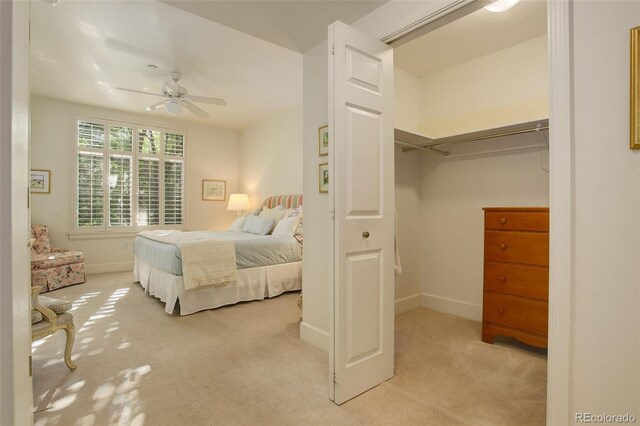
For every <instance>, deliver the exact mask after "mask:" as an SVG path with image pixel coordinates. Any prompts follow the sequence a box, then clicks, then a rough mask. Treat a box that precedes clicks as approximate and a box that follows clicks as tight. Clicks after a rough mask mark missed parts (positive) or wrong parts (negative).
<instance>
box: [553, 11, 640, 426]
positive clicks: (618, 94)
mask: <svg viewBox="0 0 640 426" xmlns="http://www.w3.org/2000/svg"><path fill="white" fill-rule="evenodd" d="M638 16H640V3H639V2H628V1H607V2H605V1H598V2H594V1H575V2H574V4H573V31H572V40H573V46H574V52H573V68H572V74H573V78H574V86H573V99H572V105H573V111H574V114H573V119H574V122H573V128H574V132H575V145H574V154H573V163H574V181H573V185H574V186H573V187H574V191H575V192H574V194H575V198H574V203H575V204H574V217H575V218H574V225H575V228H574V241H573V250H574V252H573V253H574V262H575V263H574V270H575V283H574V286H573V289H572V303H573V318H572V320H573V322H572V327H571V333H572V338H571V352H572V357H571V373H570V377H571V381H570V400H571V401H572V405H573V406H572V407H571V409H570V413H571V414H572V413H574V412H591V413H608V414H624V413H631V414H634V415H635V416H636V417H637V418H640V362H639V360H640V314H639V313H640V262H639V261H638V253H640V221H639V220H638V218H639V217H640V151H631V150H630V149H629V29H630V28H632V27H635V26H637V25H638ZM558 285H569V284H568V283H558ZM571 414H570V415H571ZM570 421H571V422H573V421H575V418H572V419H570Z"/></svg>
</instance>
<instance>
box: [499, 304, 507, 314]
mask: <svg viewBox="0 0 640 426" xmlns="http://www.w3.org/2000/svg"><path fill="white" fill-rule="evenodd" d="M505 312H506V311H505V310H504V308H503V307H502V306H501V307H499V308H498V313H499V314H500V315H503V314H504V313H505Z"/></svg>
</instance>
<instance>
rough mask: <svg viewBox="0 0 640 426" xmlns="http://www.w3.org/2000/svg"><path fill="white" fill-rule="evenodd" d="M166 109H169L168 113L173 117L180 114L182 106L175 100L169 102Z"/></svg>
mask: <svg viewBox="0 0 640 426" xmlns="http://www.w3.org/2000/svg"><path fill="white" fill-rule="evenodd" d="M165 107H166V108H167V112H168V113H169V114H173V115H176V114H179V113H180V111H182V104H181V103H180V102H178V101H176V100H175V99H171V100H170V101H169V102H167V104H166V105H165Z"/></svg>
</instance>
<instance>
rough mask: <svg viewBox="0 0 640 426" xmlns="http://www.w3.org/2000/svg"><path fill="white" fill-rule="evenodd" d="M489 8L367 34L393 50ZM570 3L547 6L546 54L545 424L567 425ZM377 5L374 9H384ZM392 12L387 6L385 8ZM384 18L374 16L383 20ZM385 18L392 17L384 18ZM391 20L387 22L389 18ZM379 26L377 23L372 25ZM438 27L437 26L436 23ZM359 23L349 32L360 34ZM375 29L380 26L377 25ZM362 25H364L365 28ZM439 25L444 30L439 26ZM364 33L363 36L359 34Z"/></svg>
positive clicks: (412, 17) (432, 8) (441, 8)
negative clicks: (418, 35) (428, 31)
mask: <svg viewBox="0 0 640 426" xmlns="http://www.w3.org/2000/svg"><path fill="white" fill-rule="evenodd" d="M487 3H491V1H487V0H442V1H432V2H429V4H428V5H423V6H419V7H416V8H414V9H413V10H409V11H406V12H404V13H403V14H401V15H402V16H401V17H399V18H398V17H397V14H396V18H395V21H394V22H391V23H390V24H389V26H382V27H381V26H380V25H378V26H377V27H376V26H371V27H372V28H369V31H368V32H369V33H371V34H372V35H374V36H376V37H378V38H379V40H381V41H383V42H385V43H388V44H392V45H394V46H398V45H400V44H402V43H403V42H406V41H409V40H410V39H411V38H412V37H411V36H410V34H411V33H412V32H415V31H420V29H423V30H424V28H425V27H426V26H432V27H433V28H437V27H439V26H441V25H439V23H440V22H444V23H448V22H451V21H452V20H455V19H457V18H458V17H461V16H464V14H466V13H462V14H461V12H463V11H462V9H466V12H467V13H470V12H472V11H474V10H477V9H479V8H480V7H483V6H484V5H485V4H487ZM571 3H572V0H547V25H548V48H549V53H548V57H549V122H551V123H553V125H552V126H551V127H550V132H549V138H550V143H549V206H550V209H549V210H550V212H549V220H550V236H549V338H548V342H549V348H548V368H547V424H550V425H553V424H565V423H568V422H572V421H573V420H572V416H571V412H572V410H571V395H570V379H571V373H570V371H571V337H572V327H571V318H572V316H573V305H572V300H573V293H574V285H575V274H574V264H575V260H574V252H573V241H574V220H573V218H574V210H575V203H574V192H575V187H574V167H573V161H572V158H573V152H574V145H575V141H574V126H573V121H572V115H573V110H572V105H571V96H572V92H573V75H572V72H571V70H572V64H573V61H572V53H573V49H572V47H573V46H572V43H571V33H572V29H573V28H572V24H571V16H572V7H571ZM385 6H387V5H383V6H381V7H380V9H383V8H385ZM389 7H392V6H389ZM384 14H385V12H382V11H381V13H380V15H384ZM389 16H394V14H393V13H389ZM390 19H393V18H390ZM378 21H381V19H378ZM436 21H438V23H436ZM359 23H360V22H356V23H354V24H353V26H354V27H356V28H359V29H361V30H362V29H363V28H362V26H361V25H358V24H359ZM377 23H378V24H380V22H377ZM366 25H367V24H364V26H366ZM443 25H444V24H443ZM365 32H366V31H365Z"/></svg>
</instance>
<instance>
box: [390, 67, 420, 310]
mask: <svg viewBox="0 0 640 426" xmlns="http://www.w3.org/2000/svg"><path fill="white" fill-rule="evenodd" d="M393 76H394V95H395V99H394V102H395V103H394V108H395V110H394V117H395V126H396V127H397V128H400V129H403V130H408V131H413V132H418V131H419V130H420V101H421V100H420V81H419V80H418V79H417V78H415V77H414V76H412V75H411V74H408V73H406V72H404V71H402V70H400V69H398V68H395V69H394V74H393ZM420 163H421V161H420V151H409V152H402V148H401V147H399V146H396V147H395V192H396V212H397V219H398V222H397V223H398V247H399V250H400V261H401V264H402V274H401V275H398V276H396V278H395V297H396V314H399V313H402V312H406V311H407V310H410V309H412V308H415V307H417V306H419V305H420V292H421V289H420V283H421V276H420V274H421V267H420V265H421V257H422V256H421V252H420V233H419V232H417V230H419V229H420V222H421V212H420V185H421V183H420V168H421V165H420Z"/></svg>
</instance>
